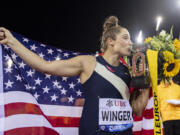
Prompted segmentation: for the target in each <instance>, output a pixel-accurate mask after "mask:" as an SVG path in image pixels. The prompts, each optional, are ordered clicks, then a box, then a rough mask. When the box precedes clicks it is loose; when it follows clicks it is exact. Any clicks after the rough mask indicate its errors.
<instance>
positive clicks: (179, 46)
mask: <svg viewBox="0 0 180 135" xmlns="http://www.w3.org/2000/svg"><path fill="white" fill-rule="evenodd" d="M174 46H175V48H176V50H177V51H180V41H179V40H178V39H177V38H176V39H174Z"/></svg>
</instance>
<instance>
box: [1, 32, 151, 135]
mask: <svg viewBox="0 0 180 135" xmlns="http://www.w3.org/2000/svg"><path fill="white" fill-rule="evenodd" d="M13 34H14V36H15V37H16V38H17V39H18V40H19V41H20V42H21V43H22V44H24V45H25V46H26V47H27V48H29V49H30V50H31V51H33V52H35V53H36V54H38V55H39V56H40V57H42V58H44V59H45V60H47V61H52V60H61V59H69V58H71V57H74V56H77V55H81V54H82V53H79V52H72V51H67V50H63V49H58V48H55V47H52V46H49V45H45V44H42V43H39V42H37V41H34V40H30V39H28V38H25V37H23V36H22V35H19V34H16V33H13ZM0 47H1V48H0V76H1V78H0V135H78V125H79V120H80V117H81V112H82V105H83V102H84V98H83V89H82V87H81V84H80V79H79V77H78V76H77V77H70V78H68V77H59V76H52V75H48V74H42V73H40V72H38V71H36V70H34V69H32V68H31V67H29V66H28V65H27V64H26V63H24V62H23V61H22V59H21V58H20V57H18V56H17V55H16V54H15V53H14V52H13V51H12V50H11V49H10V48H9V47H8V46H6V45H3V46H0ZM30 59H31V58H30ZM150 100H151V98H150ZM150 102H151V101H150ZM150 104H151V103H150ZM149 106H151V105H149ZM151 107H152V106H151ZM150 113H152V112H150ZM151 116H152V114H151ZM147 117H148V118H149V115H148V116H147ZM148 118H147V119H148ZM143 121H144V118H142V117H141V118H139V119H136V118H135V124H134V125H135V126H134V127H133V130H134V134H135V135H141V133H142V131H143V129H144V127H145V130H147V131H148V133H152V132H153V126H150V127H148V126H144V125H145V124H144V123H143ZM145 122H146V125H148V124H151V125H153V117H150V120H149V119H148V120H147V121H146V120H145ZM149 122H151V123H149ZM142 125H143V126H142ZM145 135H149V134H145Z"/></svg>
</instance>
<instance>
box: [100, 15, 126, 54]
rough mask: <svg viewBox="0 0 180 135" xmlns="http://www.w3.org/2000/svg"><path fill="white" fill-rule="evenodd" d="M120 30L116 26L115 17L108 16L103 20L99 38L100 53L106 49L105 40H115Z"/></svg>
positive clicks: (116, 20) (118, 26)
mask: <svg viewBox="0 0 180 135" xmlns="http://www.w3.org/2000/svg"><path fill="white" fill-rule="evenodd" d="M122 28H123V27H122V26H120V25H118V18H117V17H116V16H109V17H108V18H106V19H105V22H104V25H103V33H102V36H101V46H100V49H101V52H105V51H106V49H107V43H106V41H107V39H108V38H111V39H113V40H116V36H117V35H118V34H119V33H120V32H121V29H122Z"/></svg>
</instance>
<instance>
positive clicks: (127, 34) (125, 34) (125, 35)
mask: <svg viewBox="0 0 180 135" xmlns="http://www.w3.org/2000/svg"><path fill="white" fill-rule="evenodd" d="M122 36H123V37H125V36H128V37H129V38H130V35H129V34H123V35H122Z"/></svg>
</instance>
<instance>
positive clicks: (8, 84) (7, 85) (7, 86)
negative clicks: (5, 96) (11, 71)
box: [4, 80, 14, 89]
mask: <svg viewBox="0 0 180 135" xmlns="http://www.w3.org/2000/svg"><path fill="white" fill-rule="evenodd" d="M13 83H14V82H11V81H10V80H8V82H7V83H4V84H5V85H6V89H7V88H9V87H12V84H13Z"/></svg>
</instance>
